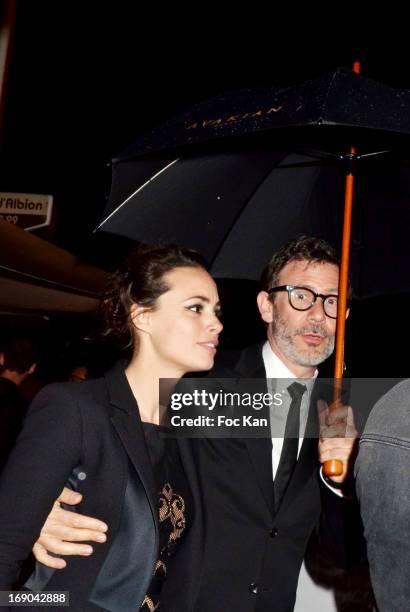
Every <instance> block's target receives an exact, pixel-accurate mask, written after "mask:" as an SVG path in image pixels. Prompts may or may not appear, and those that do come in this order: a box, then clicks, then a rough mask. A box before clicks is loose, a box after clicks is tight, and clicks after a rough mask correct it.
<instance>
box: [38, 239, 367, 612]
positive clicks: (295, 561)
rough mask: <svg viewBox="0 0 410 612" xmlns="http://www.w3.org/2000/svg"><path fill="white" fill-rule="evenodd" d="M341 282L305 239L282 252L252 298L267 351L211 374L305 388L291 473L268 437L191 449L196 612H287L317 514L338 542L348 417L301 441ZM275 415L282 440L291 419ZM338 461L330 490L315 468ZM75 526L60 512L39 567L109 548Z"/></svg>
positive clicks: (344, 503) (202, 443) (333, 263)
mask: <svg viewBox="0 0 410 612" xmlns="http://www.w3.org/2000/svg"><path fill="white" fill-rule="evenodd" d="M338 278H339V268H338V259H337V256H336V254H335V252H334V251H333V249H332V248H331V247H330V246H329V245H328V244H327V243H325V242H324V241H322V240H318V239H315V238H307V237H303V238H301V239H298V240H296V241H293V242H291V243H289V244H288V245H286V246H285V247H283V248H282V249H281V250H280V251H278V252H277V253H276V254H275V255H274V256H273V258H272V260H271V262H270V263H269V265H268V267H267V269H266V271H265V273H264V275H263V284H262V291H261V292H260V293H259V294H258V298H257V303H258V308H259V312H260V314H261V317H262V319H263V321H264V322H265V323H266V327H267V340H266V342H265V343H264V344H263V345H257V346H253V347H250V348H248V349H245V350H244V351H242V352H241V353H240V354H239V356H237V358H235V359H234V360H232V359H231V360H230V363H229V364H228V365H224V367H221V366H219V367H217V368H216V370H215V372H214V375H215V376H218V377H221V378H222V377H223V378H231V379H243V378H253V379H255V378H260V379H262V380H263V384H264V385H265V386H266V384H267V383H266V381H265V379H266V378H268V379H269V380H270V379H287V380H288V384H289V379H295V378H298V379H306V381H307V382H306V385H305V386H302V385H300V384H299V385H298V386H297V390H298V393H300V387H302V393H301V396H300V397H299V399H297V400H295V402H294V400H293V399H292V400H291V401H290V402H289V403H288V405H287V408H288V410H289V415H290V411H291V408H292V403H293V402H294V406H296V404H299V406H298V408H299V409H300V419H299V420H300V428H299V430H298V431H299V432H301V434H300V436H298V437H300V438H301V439H300V440H299V443H298V444H297V453H296V455H297V457H296V456H295V457H294V460H295V462H296V458H297V463H296V467H295V465H293V466H292V468H291V469H289V461H288V460H287V456H288V455H289V453H288V451H289V445H288V444H287V443H286V442H284V440H283V438H282V437H280V438H278V437H276V434H275V433H273V435H272V438H270V437H269V438H267V437H265V438H262V439H256V438H253V439H252V438H246V439H240V438H236V439H234V438H232V439H223V440H221V439H207V440H198V441H197V443H196V444H195V447H196V452H197V460H198V462H199V464H200V466H201V468H202V469H201V470H200V473H201V474H202V475H203V478H202V489H203V499H204V506H205V515H206V517H207V524H206V545H205V553H204V561H203V571H202V579H201V582H200V584H199V588H198V597H197V601H196V604H195V608H194V609H195V610H196V611H198V612H211V611H212V612H215V611H216V610H218V611H219V610H235V611H240V612H248V611H249V612H250V611H265V610H266V611H268V610H275V611H277V612H281V611H285V610H286V611H288V610H291V609H292V608H293V605H294V601H295V593H296V586H297V580H298V574H299V570H300V567H301V564H302V560H303V555H304V551H305V548H306V544H307V541H308V539H309V536H310V535H311V533H312V531H313V530H314V529H315V527H317V526H318V523H319V521H320V515H321V508H322V509H323V510H324V512H322V520H321V534H322V536H323V537H324V539H325V540H328V541H329V542H330V543H331V544H333V543H334V542H333V540H332V535H331V534H332V533H334V532H335V531H336V532H337V531H340V533H341V536H342V539H343V521H342V518H341V517H342V515H343V513H344V512H346V511H350V508H349V505H351V502H350V501H349V500H345V499H343V498H342V497H341V492H340V490H337V489H338V488H339V487H340V486H341V485H342V483H343V482H344V481H345V480H346V477H347V474H348V471H349V460H350V457H351V453H352V449H353V446H354V433H355V431H354V426H353V423H352V417H351V412H350V409H349V413H348V415H347V420H346V419H344V421H343V428H345V427H346V424H347V426H348V428H349V432H348V434H350V437H349V435H348V436H346V437H337V438H335V437H333V438H330V437H326V432H327V431H328V430H331V429H332V427H335V422H336V417H334V416H332V415H330V414H329V413H328V411H327V407H326V405H324V404H321V412H320V425H321V438H320V441H319V449H318V442H317V438H316V439H315V438H314V437H312V436H306V437H305V439H303V434H304V429H305V427H308V422H310V423H311V422H314V419H312V418H311V414H310V416H309V418H308V413H309V412H310V413H312V407H313V409H314V410H316V402H315V401H314V400H313V396H312V401H310V395H311V394H312V386H313V385H312V382H311V380H312V378H314V377H315V376H316V375H317V371H316V366H317V365H318V364H319V363H321V362H322V361H324V360H325V359H326V358H327V357H329V355H330V354H331V353H332V351H333V347H334V337H335V327H336V321H335V318H336V310H337V291H338ZM290 382H292V381H290ZM269 384H270V383H269ZM289 387H291V390H287V391H286V393H285V395H286V394H287V393H288V394H289V395H291V394H292V393H293V392H294V391H295V387H294V386H293V385H289ZM289 399H290V398H289ZM289 404H290V406H289ZM310 405H311V407H310ZM274 416H275V417H278V420H279V424H280V425H279V427H280V426H282V430H283V432H285V431H286V430H287V423H288V418H287V417H288V415H287V414H285V413H284V414H276V415H271V418H273V417H274ZM339 417H340V415H339ZM316 420H317V419H316ZM317 431H318V428H317ZM335 431H336V430H335V429H334V430H333V435H334V434H335ZM337 431H340V430H337ZM285 450H286V453H285V452H284V451H285ZM293 452H295V448H294V445H293ZM335 458H336V459H340V460H341V461H342V464H343V472H342V474H341V475H340V476H337V477H335V478H334V479H333V482H331V483H330V484H331V485H332V486H333V487H334V488H336V491H335V490H331V489H330V488H329V483H325V482H324V479H323V478H322V477H321V476H319V463H318V462H319V459H320V461H321V462H324V461H327V460H329V459H335ZM286 475H287V478H285V476H286ZM279 485H280V486H279ZM63 499H64V500H65V501H67V502H71V503H72V502H73V500H74V501H75V496H74V494H66V495H65V496H64V498H63ZM77 499H78V498H77ZM53 521H54V522H57V523H59V526H58V525H57V526H55V525H53ZM77 521H79V523H78V525H79V526H81V527H83V529H84V531H82V530H81V529H80V530H74V531H73V530H72V528H71V527H70V525H74V523H73V521H72V518H70V515H69V514H68V513H67V512H65V511H63V510H59V509H57V510H56V512H55V513H54V518H53V519H52V520H50V521H48V523H47V524H46V527H45V529H44V530H43V533H42V537H41V538H40V540H39V542H38V543H37V545H36V547H37V548H36V556H37V559H38V560H39V561H44V562H46V563H48V564H49V565H52V566H54V567H62V566H63V565H64V563H65V562H64V561H63V560H61V559H59V560H58V561H56V560H51V561H50V558H47V555H46V553H45V550H44V547H45V548H47V549H48V550H49V551H51V552H57V553H62V554H70V553H76V554H78V553H79V552H80V551H81V552H82V554H90V549H91V547H89V546H88V547H85V545H80V548H78V545H77V547H76V545H74V544H72V543H62V542H60V541H58V540H57V541H56V538H58V539H60V538H61V537H64V538H65V539H72V540H79V539H80V538H81V539H84V540H95V541H99V540H98V537H100V538H102V539H103V538H104V534H103V530H104V527H103V526H100V527H101V528H100V529H99V528H98V526H97V523H96V522H92V521H90V519H89V518H87V517H81V518H80V517H79V516H77ZM64 525H66V527H64ZM67 526H68V528H67ZM105 528H106V527H105ZM90 529H91V531H90ZM336 539H337V538H336ZM100 541H101V540H100ZM335 545H337V542H335Z"/></svg>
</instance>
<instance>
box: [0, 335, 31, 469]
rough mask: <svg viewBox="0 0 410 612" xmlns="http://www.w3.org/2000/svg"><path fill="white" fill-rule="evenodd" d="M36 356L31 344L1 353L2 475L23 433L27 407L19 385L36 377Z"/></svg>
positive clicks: (18, 341)
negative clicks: (34, 374) (22, 427)
mask: <svg viewBox="0 0 410 612" xmlns="http://www.w3.org/2000/svg"><path fill="white" fill-rule="evenodd" d="M36 362H37V352H36V349H35V347H34V345H33V343H32V342H31V341H30V340H27V339H15V340H12V341H10V342H8V343H7V344H6V345H5V346H4V348H3V350H2V351H1V352H0V471H1V469H2V468H3V466H4V464H5V463H6V461H7V458H8V456H9V454H10V451H11V449H12V448H13V446H14V443H15V441H16V438H17V435H18V433H19V431H20V429H21V425H22V422H23V418H24V415H25V412H26V408H27V404H26V401H25V399H24V397H23V395H22V394H21V393H20V391H19V387H20V385H21V384H22V383H23V382H24V381H25V380H26V379H27V378H28V377H29V376H30V375H31V374H33V373H34V371H35V369H36V367H37V363H36Z"/></svg>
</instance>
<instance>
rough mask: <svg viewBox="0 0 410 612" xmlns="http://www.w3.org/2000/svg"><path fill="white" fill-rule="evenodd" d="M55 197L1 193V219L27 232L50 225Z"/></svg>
mask: <svg viewBox="0 0 410 612" xmlns="http://www.w3.org/2000/svg"><path fill="white" fill-rule="evenodd" d="M52 209H53V196H51V195H39V194H34V193H8V192H4V191H0V219H1V220H2V221H7V222H8V223H13V224H14V225H18V226H19V227H21V228H23V229H25V230H33V229H38V228H39V227H46V226H47V225H50V221H51V211H52Z"/></svg>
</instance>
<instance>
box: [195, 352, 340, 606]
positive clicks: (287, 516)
mask: <svg viewBox="0 0 410 612" xmlns="http://www.w3.org/2000/svg"><path fill="white" fill-rule="evenodd" d="M211 376H213V377H217V378H222V379H223V378H225V379H226V378H231V379H239V381H240V379H242V378H243V377H246V378H261V379H263V384H264V385H265V391H266V382H265V377H266V373H265V368H264V365H263V359H262V344H260V345H256V346H252V347H250V348H247V349H245V350H243V351H242V352H241V353H240V355H239V359H238V358H237V357H236V361H235V360H234V363H233V364H228V365H226V364H225V365H224V366H223V367H219V368H218V367H217V368H215V369H214V370H213V371H212V372H211ZM222 384H223V382H222ZM317 387H318V385H315V388H314V389H317ZM314 395H315V390H314V392H313V395H312V402H311V404H312V405H311V409H310V417H309V419H308V426H307V427H308V428H309V429H310V435H311V436H315V437H309V438H306V437H305V439H304V441H303V445H302V448H301V451H300V454H299V458H298V462H297V466H296V468H295V471H294V473H293V476H292V479H291V481H290V484H289V486H288V488H287V490H286V493H285V496H284V498H283V501H282V503H281V505H280V507H279V509H278V510H277V512H275V511H274V504H273V500H274V490H273V473H272V442H271V438H270V436H269V434H268V436H267V437H265V438H264V439H254V438H248V439H244V438H242V439H225V440H221V439H213V440H212V439H207V440H197V441H195V442H196V445H195V447H196V452H197V461H198V466H199V474H200V478H201V488H202V493H203V500H204V509H205V516H206V545H205V558H204V563H203V571H202V579H201V586H200V590H199V596H198V599H197V601H196V605H195V610H196V612H215V611H216V610H218V611H219V610H227V611H231V610H232V611H235V612H254V611H258V612H260V611H263V612H268V611H269V612H285V611H286V612H289V611H291V610H293V607H294V602H295V595H296V588H297V582H298V575H299V571H300V567H301V564H302V561H303V556H304V552H305V548H306V545H307V541H308V539H309V537H310V535H311V534H312V532H313V530H314V529H315V528H317V529H319V531H320V535H321V537H322V539H323V542H324V543H326V544H327V546H328V547H329V548H331V549H332V552H335V553H336V554H337V558H338V560H339V561H341V562H343V561H344V559H343V558H341V555H342V554H343V553H344V542H343V539H344V536H345V523H344V519H345V517H344V513H345V512H348V513H350V512H351V508H350V507H349V504H350V503H351V502H349V501H346V500H343V499H341V498H340V497H338V496H337V495H335V494H334V493H333V492H332V491H330V490H329V489H328V488H327V487H326V486H325V485H324V484H323V483H322V482H321V480H320V475H319V462H318V440H317V433H318V423H317V417H316V405H315V404H316V401H315V398H314ZM269 432H270V430H269Z"/></svg>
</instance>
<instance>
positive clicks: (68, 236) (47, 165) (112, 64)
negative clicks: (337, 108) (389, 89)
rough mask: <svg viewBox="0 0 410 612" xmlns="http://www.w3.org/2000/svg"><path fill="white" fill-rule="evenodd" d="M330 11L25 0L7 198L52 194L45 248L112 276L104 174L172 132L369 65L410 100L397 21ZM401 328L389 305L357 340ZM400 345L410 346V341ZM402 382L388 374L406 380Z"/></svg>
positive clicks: (9, 128)
mask: <svg viewBox="0 0 410 612" xmlns="http://www.w3.org/2000/svg"><path fill="white" fill-rule="evenodd" d="M0 6H1V5H0ZM315 6H317V5H315ZM325 6H326V7H327V8H326V10H320V9H319V7H317V8H315V9H312V8H311V7H306V9H304V10H303V9H302V8H299V7H298V6H297V5H296V4H295V5H294V6H292V7H290V10H289V14H287V15H286V14H282V13H281V12H279V9H278V7H277V6H276V5H272V4H269V5H267V6H264V5H259V4H258V5H254V6H246V8H242V9H241V8H240V7H239V5H237V6H236V8H234V7H232V8H231V9H229V8H228V7H226V9H225V10H224V9H223V7H221V6H216V7H212V6H211V5H208V4H206V5H200V6H195V7H194V6H193V5H189V6H188V7H187V8H185V9H183V8H182V7H180V8H179V9H178V8H175V6H174V5H171V6H166V7H165V8H163V7H162V6H160V5H159V4H158V5H157V4H155V5H152V7H151V8H149V7H148V8H147V7H145V8H143V7H142V3H137V2H116V3H113V2H109V3H108V4H107V5H106V6H103V4H102V3H97V2H79V1H76V2H66V1H62V2H46V1H42V0H35V1H29V0H26V1H23V0H18V1H17V19H16V29H15V36H14V45H13V57H12V62H11V66H10V73H9V81H8V96H7V103H6V109H5V116H4V125H3V134H2V137H1V142H0V146H1V149H0V168H1V176H0V190H4V191H16V192H30V193H45V194H53V196H54V206H55V209H54V210H55V212H54V215H55V227H54V229H53V232H54V233H53V234H52V235H50V234H48V236H47V237H48V238H49V239H50V240H52V241H53V242H55V243H56V244H59V245H60V246H62V247H64V248H66V249H68V250H70V251H72V252H74V253H75V254H78V255H79V256H81V257H83V258H85V259H87V260H89V261H93V262H95V263H97V264H99V265H102V266H105V267H109V266H110V265H112V260H113V244H115V250H116V253H117V255H119V254H120V253H121V245H120V244H119V243H118V244H117V243H116V242H114V243H113V242H110V238H107V237H105V238H104V237H102V236H101V235H100V236H97V237H95V236H94V237H92V236H91V232H92V230H93V228H94V227H95V225H96V224H97V222H98V220H99V218H100V216H101V214H102V211H103V209H104V204H105V197H106V195H107V192H108V189H109V181H110V171H109V168H108V167H107V163H108V162H109V161H110V159H111V157H112V156H113V155H115V154H116V153H118V152H119V151H121V150H122V149H124V148H125V147H126V146H127V145H129V144H130V143H132V142H133V141H134V140H136V139H137V138H138V136H140V135H142V134H144V133H146V132H147V131H149V130H150V128H152V127H154V126H156V125H158V124H159V123H161V122H162V121H163V120H164V119H166V118H169V117H170V116H172V115H173V114H175V113H176V112H178V111H180V110H183V109H185V108H187V107H189V106H190V105H191V104H193V103H195V102H197V101H199V100H201V99H204V98H207V97H210V96H212V95H215V94H218V93H222V92H224V91H229V90H234V89H240V88H245V87H260V86H269V85H272V86H284V85H289V84H295V83H298V82H301V81H303V80H306V79H308V78H312V77H316V76H320V75H321V74H323V73H325V72H327V71H329V70H332V69H334V68H336V67H338V66H347V67H350V66H351V65H352V62H353V60H354V59H360V60H361V62H362V73H363V74H365V75H367V76H369V77H371V78H373V79H376V80H379V81H382V82H385V83H387V84H390V85H392V86H397V87H402V88H410V70H409V67H408V65H409V60H410V52H409V51H408V50H407V49H406V43H405V38H403V39H401V37H400V34H399V33H398V31H397V27H398V24H399V23H400V18H399V17H400V15H397V14H396V15H395V18H394V21H393V24H392V25H391V26H390V25H389V23H388V21H389V20H388V18H387V17H386V15H385V14H384V13H383V14H380V15H378V16H377V15H376V16H375V15H374V14H373V15H369V14H366V15H365V18H363V17H360V18H359V17H358V16H357V15H353V13H352V12H351V11H352V7H351V6H350V5H349V3H347V4H344V5H343V7H337V12H335V13H332V14H331V13H330V8H329V7H332V6H333V5H332V4H330V3H328V4H327V5H325ZM352 6H354V5H352ZM268 9H269V10H268ZM332 10H334V11H336V5H335V6H333V9H332ZM315 11H316V12H315ZM376 17H377V19H376ZM392 37H393V40H394V41H395V42H394V43H389V44H387V41H388V40H389V39H390V40H391V39H392ZM40 235H41V234H40ZM46 235H47V232H46ZM124 248H125V247H124ZM114 259H115V255H114ZM406 299H407V298H406ZM403 303H404V304H406V305H408V299H407V301H405V302H403ZM395 307H396V305H395ZM235 311H237V304H236V305H235V304H231V306H228V315H229V314H231V315H232V314H234V312H235ZM369 313H371V315H370V316H369ZM386 313H387V316H386ZM393 316H394V311H393V310H392V306H391V300H390V299H389V298H380V299H376V300H373V301H370V302H369V301H367V302H366V303H365V302H362V303H360V304H358V305H357V308H356V313H355V315H354V316H353V317H352V323H351V328H352V329H351V330H350V334H352V335H353V336H354V337H355V338H357V337H358V336H359V337H361V338H363V339H364V340H365V341H366V340H369V339H373V341H374V329H375V326H376V327H378V326H379V322H380V320H381V319H382V320H384V322H385V321H386V318H387V319H390V318H391V317H393ZM239 326H240V327H239ZM238 330H241V333H240V334H238ZM234 331H235V334H236V336H237V337H238V336H241V338H242V340H244V341H246V340H247V339H248V337H249V338H251V336H252V334H253V333H254V330H253V328H252V326H250V328H249V327H245V326H243V325H242V322H241V318H240V317H238V316H236V321H235V330H234ZM397 333H398V334H402V335H403V338H405V337H407V336H406V335H409V333H410V332H407V330H404V331H403V330H398V331H397ZM230 334H231V337H233V328H232V330H231V332H230ZM397 340H398V337H397V335H396V334H392V333H390V335H389V334H386V335H383V337H381V335H380V332H379V334H378V341H377V344H379V343H381V342H383V343H384V345H383V346H384V349H385V350H386V349H387V351H389V353H391V352H393V353H394V352H395V353H396V354H397V352H398V350H399V349H398V348H397ZM358 345H359V343H357V344H356V348H355V353H354V354H351V355H350V356H349V358H350V362H353V364H356V374H357V375H359V374H360V375H362V374H368V375H372V376H376V375H381V374H380V372H379V370H378V366H379V364H380V352H378V351H376V350H372V351H370V352H371V355H368V354H366V362H367V368H364V369H363V367H362V369H361V370H360V368H359V367H358V366H359V365H363V351H361V350H359V346H358ZM377 348H379V347H377ZM353 369H354V368H353ZM379 369H380V368H379ZM403 369H404V366H403V367H400V368H399V370H400V371H397V367H396V369H395V371H394V372H390V371H386V372H385V374H384V375H386V376H389V375H391V376H393V375H394V376H401V375H403V376H404V375H406V372H405V371H403ZM359 370H360V372H359Z"/></svg>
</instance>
